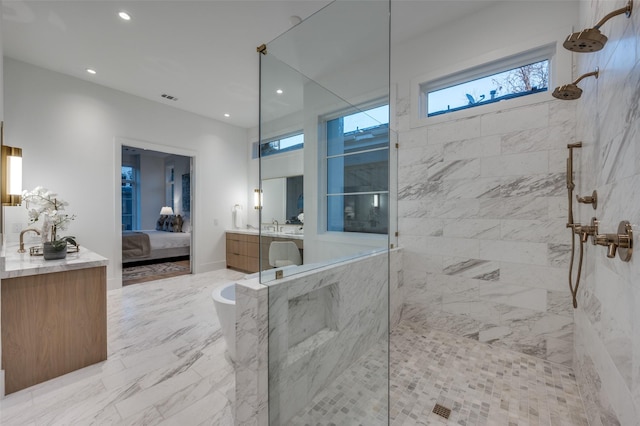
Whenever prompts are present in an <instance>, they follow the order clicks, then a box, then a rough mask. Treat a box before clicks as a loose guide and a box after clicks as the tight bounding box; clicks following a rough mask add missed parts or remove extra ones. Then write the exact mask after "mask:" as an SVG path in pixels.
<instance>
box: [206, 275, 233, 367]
mask: <svg viewBox="0 0 640 426" xmlns="http://www.w3.org/2000/svg"><path fill="white" fill-rule="evenodd" d="M211 297H212V299H213V305H214V307H215V309H216V314H217V315H218V320H219V321H220V326H221V328H222V335H223V336H224V340H225V342H226V343H227V351H228V353H229V357H230V358H231V360H232V361H233V362H235V360H236V283H235V282H231V283H228V284H225V285H223V286H221V287H218V288H216V289H215V290H213V292H212V293H211Z"/></svg>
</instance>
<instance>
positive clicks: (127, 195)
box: [122, 165, 138, 231]
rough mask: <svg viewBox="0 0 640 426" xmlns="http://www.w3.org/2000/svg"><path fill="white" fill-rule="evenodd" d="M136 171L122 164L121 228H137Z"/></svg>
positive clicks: (127, 229) (124, 229)
mask: <svg viewBox="0 0 640 426" xmlns="http://www.w3.org/2000/svg"><path fill="white" fill-rule="evenodd" d="M137 181H138V171H137V169H136V168H135V167H133V166H124V165H123V166H122V230H123V231H131V230H132V229H138V208H137V204H138V194H137V191H138V184H137Z"/></svg>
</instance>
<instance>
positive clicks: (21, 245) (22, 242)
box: [18, 228, 40, 253]
mask: <svg viewBox="0 0 640 426" xmlns="http://www.w3.org/2000/svg"><path fill="white" fill-rule="evenodd" d="M29 231H33V232H35V233H36V234H38V235H40V231H38V230H37V229H33V228H27V229H24V230H23V231H22V232H20V248H19V249H18V253H24V252H25V251H26V250H25V249H24V234H25V233H26V232H29Z"/></svg>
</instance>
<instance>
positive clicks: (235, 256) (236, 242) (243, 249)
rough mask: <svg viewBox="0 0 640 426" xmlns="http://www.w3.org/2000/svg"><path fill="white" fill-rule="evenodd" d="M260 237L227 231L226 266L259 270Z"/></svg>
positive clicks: (240, 269) (252, 270)
mask: <svg viewBox="0 0 640 426" xmlns="http://www.w3.org/2000/svg"><path fill="white" fill-rule="evenodd" d="M259 247H260V237H259V236H258V235H250V234H242V233H236V232H227V268H231V269H237V270H239V271H242V272H258V271H259V270H260V249H259Z"/></svg>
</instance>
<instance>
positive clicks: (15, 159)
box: [0, 125, 22, 206]
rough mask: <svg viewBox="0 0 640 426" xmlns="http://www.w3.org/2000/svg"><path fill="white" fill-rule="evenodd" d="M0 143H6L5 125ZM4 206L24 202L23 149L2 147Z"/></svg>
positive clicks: (1, 132) (0, 135)
mask: <svg viewBox="0 0 640 426" xmlns="http://www.w3.org/2000/svg"><path fill="white" fill-rule="evenodd" d="M0 140H1V141H0V142H3V141H4V125H0ZM1 156H2V164H1V167H2V170H3V173H4V175H3V179H2V188H1V192H2V195H1V198H2V205H3V206H17V205H19V204H20V203H21V202H22V149H21V148H14V147H11V146H6V145H2V153H1Z"/></svg>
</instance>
